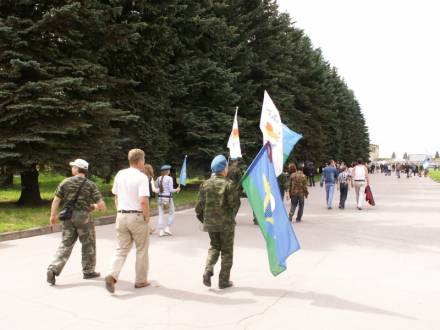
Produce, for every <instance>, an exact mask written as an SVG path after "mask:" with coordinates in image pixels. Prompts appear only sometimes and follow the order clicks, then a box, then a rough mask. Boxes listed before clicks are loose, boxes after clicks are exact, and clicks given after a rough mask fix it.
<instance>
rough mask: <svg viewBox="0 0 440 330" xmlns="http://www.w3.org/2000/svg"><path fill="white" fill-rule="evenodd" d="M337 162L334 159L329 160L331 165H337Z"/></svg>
mask: <svg viewBox="0 0 440 330" xmlns="http://www.w3.org/2000/svg"><path fill="white" fill-rule="evenodd" d="M335 164H336V163H335V161H334V160H333V159H330V160H329V162H328V165H329V166H335Z"/></svg>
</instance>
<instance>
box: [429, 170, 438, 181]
mask: <svg viewBox="0 0 440 330" xmlns="http://www.w3.org/2000/svg"><path fill="white" fill-rule="evenodd" d="M429 177H430V178H431V179H433V180H434V181H437V182H440V170H437V171H434V170H433V169H430V170H429Z"/></svg>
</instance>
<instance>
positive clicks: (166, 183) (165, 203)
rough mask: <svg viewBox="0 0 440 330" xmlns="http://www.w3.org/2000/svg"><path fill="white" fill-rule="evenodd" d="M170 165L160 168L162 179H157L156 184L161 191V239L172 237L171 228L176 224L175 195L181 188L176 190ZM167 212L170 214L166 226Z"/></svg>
mask: <svg viewBox="0 0 440 330" xmlns="http://www.w3.org/2000/svg"><path fill="white" fill-rule="evenodd" d="M170 169H171V166H170V165H163V166H162V167H161V168H160V177H158V178H157V181H156V184H157V187H158V189H159V194H158V197H159V198H158V202H157V205H158V208H159V220H158V224H157V226H158V228H159V237H163V236H171V235H172V232H171V226H172V224H173V222H174V212H175V208H174V201H173V193H179V192H180V187H177V188H174V180H173V178H172V177H171V176H170ZM165 212H167V213H168V219H167V223H166V225H165V224H164V216H165Z"/></svg>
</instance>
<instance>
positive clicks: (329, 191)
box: [325, 183, 335, 208]
mask: <svg viewBox="0 0 440 330" xmlns="http://www.w3.org/2000/svg"><path fill="white" fill-rule="evenodd" d="M334 194H335V184H334V183H326V184H325V198H326V201H327V208H331V207H332V204H333V195H334Z"/></svg>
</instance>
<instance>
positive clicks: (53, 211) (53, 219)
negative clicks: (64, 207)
mask: <svg viewBox="0 0 440 330" xmlns="http://www.w3.org/2000/svg"><path fill="white" fill-rule="evenodd" d="M60 203H61V199H60V198H58V197H57V196H55V197H54V199H53V201H52V206H51V208H50V220H49V222H50V224H51V225H52V226H53V225H56V224H57V223H58V209H59V207H60Z"/></svg>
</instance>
